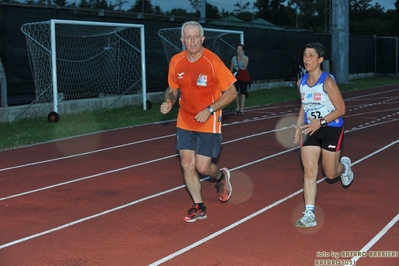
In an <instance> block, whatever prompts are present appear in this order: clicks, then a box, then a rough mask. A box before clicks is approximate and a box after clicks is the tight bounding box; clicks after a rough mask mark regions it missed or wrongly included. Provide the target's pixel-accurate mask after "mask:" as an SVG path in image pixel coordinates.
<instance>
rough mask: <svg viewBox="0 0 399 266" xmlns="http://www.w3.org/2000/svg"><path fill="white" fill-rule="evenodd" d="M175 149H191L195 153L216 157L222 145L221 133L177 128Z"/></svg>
mask: <svg viewBox="0 0 399 266" xmlns="http://www.w3.org/2000/svg"><path fill="white" fill-rule="evenodd" d="M176 135H177V141H176V149H177V150H179V151H180V150H192V151H195V153H196V154H200V155H204V156H207V157H211V158H217V157H218V156H219V153H220V147H221V145H222V134H214V133H203V132H195V131H188V130H184V129H181V128H178V129H177V134H176Z"/></svg>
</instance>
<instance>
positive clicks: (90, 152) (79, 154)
mask: <svg viewBox="0 0 399 266" xmlns="http://www.w3.org/2000/svg"><path fill="white" fill-rule="evenodd" d="M397 90H399V89H395V90H390V91H383V92H377V93H372V94H365V95H361V96H358V97H352V98H348V99H345V101H347V100H352V99H357V98H364V97H369V96H375V95H379V94H385V93H389V92H394V91H397ZM374 104H375V103H374ZM291 106H296V105H292V104H290V105H283V106H266V107H258V108H257V109H256V108H254V109H251V110H264V109H276V108H281V107H283V108H285V107H291ZM296 110H298V108H296ZM290 112H291V110H288V111H285V112H284V113H285V114H284V115H276V114H275V113H274V114H271V116H266V117H262V118H256V119H253V120H249V119H246V120H245V121H240V122H238V121H236V122H232V123H226V124H223V126H232V125H237V124H241V123H248V122H258V121H261V120H265V119H273V118H278V117H282V116H287V115H290ZM352 116H355V115H352ZM347 117H349V116H348V115H347ZM172 121H175V120H168V121H162V122H155V123H152V124H163V123H170V122H172ZM152 124H146V125H152ZM140 126H145V125H140ZM121 129H124V128H121ZM98 133H102V132H96V133H90V134H84V135H80V136H76V137H82V136H87V135H92V134H98ZM175 135H176V134H170V135H165V136H161V137H155V138H150V139H145V140H140V141H135V142H130V143H126V144H122V145H117V146H113V147H109V148H104V149H98V150H94V151H89V152H84V153H78V154H74V155H70V156H64V157H58V158H53V159H49V160H43V161H38V162H32V163H27V164H21V165H16V166H11V167H6V168H0V172H3V171H8V170H13V169H18V168H23V167H28V166H33V165H38V164H44V163H50V162H55V161H60V160H65V159H70V158H74V157H79V156H85V155H89V154H93V153H98V152H103V151H108V150H113V149H118V148H123V147H127V146H130V145H135V144H140V143H144V142H150V141H154V140H158V139H163V138H169V137H173V136H175ZM76 137H70V138H65V139H73V138H76ZM65 139H61V140H57V141H62V140H65ZM51 142H56V141H49V142H45V143H51ZM36 145H38V144H36ZM32 146H33V145H32Z"/></svg>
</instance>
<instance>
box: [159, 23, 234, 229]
mask: <svg viewBox="0 0 399 266" xmlns="http://www.w3.org/2000/svg"><path fill="white" fill-rule="evenodd" d="M180 40H181V41H182V43H183V45H184V46H185V47H186V50H184V51H182V52H180V53H178V54H176V55H175V56H173V57H172V59H171V60H170V64H169V74H168V83H169V88H168V89H167V90H166V99H165V102H163V103H162V105H161V108H160V111H161V113H163V114H167V113H169V112H170V110H171V109H172V106H173V104H174V103H175V102H176V100H177V95H178V90H180V99H179V104H180V109H179V114H178V116H177V134H176V135H177V144H176V149H177V150H179V153H180V163H181V166H182V169H183V175H184V181H185V183H186V186H187V189H188V192H189V193H190V195H191V198H192V200H193V206H192V207H191V208H190V209H189V210H188V213H187V215H186V216H185V217H184V218H183V221H185V222H190V223H191V222H195V221H197V220H202V219H206V218H207V212H206V207H205V205H204V203H203V200H202V195H201V181H200V177H199V174H201V175H204V176H209V177H211V178H214V179H216V190H217V192H218V194H219V200H220V201H221V202H222V203H224V202H227V201H228V200H229V199H230V197H231V195H232V191H233V190H232V187H231V183H230V172H229V170H228V169H227V168H221V169H220V168H219V167H218V166H217V165H216V164H215V163H213V162H212V158H217V157H218V156H219V152H220V148H221V144H222V134H221V133H222V109H223V108H224V107H226V106H228V105H229V104H230V103H231V102H232V101H234V99H235V98H236V95H237V93H236V88H235V87H234V82H235V80H236V79H235V78H234V76H233V75H232V73H231V72H230V71H229V69H228V68H227V67H226V66H225V64H224V63H223V61H222V60H221V59H220V58H219V57H218V56H217V55H215V54H214V53H212V52H211V51H210V50H208V49H206V48H204V47H203V42H204V40H205V37H204V30H203V28H202V26H201V24H199V23H198V22H195V21H189V22H186V23H184V24H183V26H182V30H181V38H180Z"/></svg>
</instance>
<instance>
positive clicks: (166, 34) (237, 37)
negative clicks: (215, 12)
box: [158, 27, 244, 67]
mask: <svg viewBox="0 0 399 266" xmlns="http://www.w3.org/2000/svg"><path fill="white" fill-rule="evenodd" d="M158 36H159V37H160V38H161V42H162V45H163V48H164V51H165V55H166V60H167V61H168V63H169V61H170V59H171V58H172V56H173V55H175V54H177V53H179V52H181V51H183V49H184V47H183V44H182V42H181V41H180V37H181V27H179V28H165V29H160V30H159V31H158ZM204 36H205V41H204V46H205V47H206V48H208V49H209V50H211V51H212V52H214V53H215V54H217V55H218V56H219V57H220V58H221V59H222V61H223V62H224V63H225V64H226V66H227V67H230V64H231V58H232V57H233V56H235V55H236V46H237V44H240V43H241V44H244V32H243V31H234V30H225V29H211V28H204Z"/></svg>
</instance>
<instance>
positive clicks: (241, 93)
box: [230, 44, 249, 115]
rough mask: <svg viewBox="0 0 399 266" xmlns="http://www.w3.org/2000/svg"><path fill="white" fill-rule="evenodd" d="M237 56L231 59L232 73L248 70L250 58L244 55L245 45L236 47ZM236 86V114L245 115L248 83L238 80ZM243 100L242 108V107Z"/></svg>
mask: <svg viewBox="0 0 399 266" xmlns="http://www.w3.org/2000/svg"><path fill="white" fill-rule="evenodd" d="M236 51H237V55H236V56H233V58H232V59H231V66H230V71H231V72H233V71H234V72H237V71H238V69H244V70H245V69H247V67H248V62H249V57H248V56H246V55H244V45H242V44H238V45H237V46H236ZM235 86H236V88H237V98H236V106H237V107H236V110H235V114H236V115H238V114H240V115H244V107H245V98H246V96H247V93H248V92H247V90H248V82H243V81H240V80H238V79H237V81H236V83H235ZM240 100H241V106H240Z"/></svg>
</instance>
